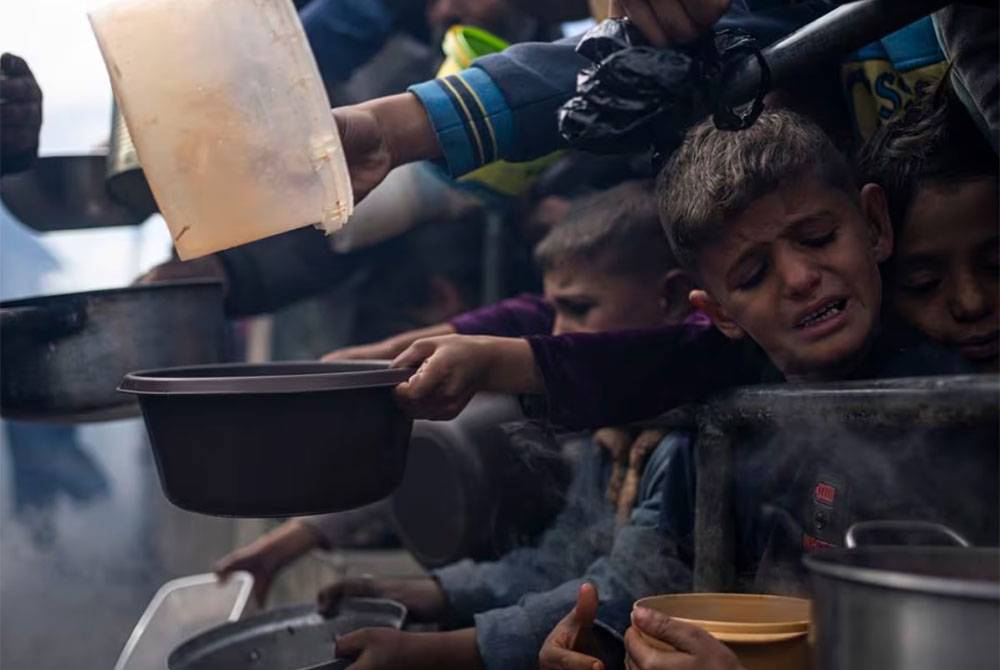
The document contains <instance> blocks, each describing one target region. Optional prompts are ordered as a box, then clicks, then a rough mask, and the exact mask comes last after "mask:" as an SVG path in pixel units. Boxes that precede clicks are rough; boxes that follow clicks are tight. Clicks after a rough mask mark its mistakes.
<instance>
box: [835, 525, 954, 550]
mask: <svg viewBox="0 0 1000 670" xmlns="http://www.w3.org/2000/svg"><path fill="white" fill-rule="evenodd" d="M881 530H888V531H896V532H903V533H905V532H918V533H931V534H936V535H941V536H943V537H947V538H948V539H949V540H951V541H952V542H953V543H955V544H956V545H958V546H960V547H971V546H972V544H971V543H970V542H969V541H968V540H966V539H965V538H964V537H962V536H961V535H960V534H958V533H957V532H955V531H954V530H952V529H951V528H949V527H948V526H946V525H944V524H943V523H934V522H933V521H859V522H857V523H855V524H853V525H852V526H851V527H850V528H848V529H847V532H846V533H845V534H844V544H846V545H847V548H848V549H854V548H855V547H857V546H860V545H859V542H858V534H859V533H861V534H864V533H865V532H868V531H881Z"/></svg>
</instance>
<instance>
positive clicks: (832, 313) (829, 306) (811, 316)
mask: <svg viewBox="0 0 1000 670" xmlns="http://www.w3.org/2000/svg"><path fill="white" fill-rule="evenodd" d="M846 308H847V298H835V299H833V300H828V301H826V302H825V303H823V304H822V305H820V306H819V307H818V308H816V309H814V310H812V311H811V312H809V313H808V314H806V315H805V316H804V317H802V318H801V319H800V320H799V322H798V323H797V324H795V328H796V329H798V330H803V331H806V332H808V333H809V334H810V335H822V334H826V333H827V332H829V331H830V330H832V329H834V328H836V327H837V326H839V325H840V322H841V321H843V318H842V317H843V315H844V310H845V309H846Z"/></svg>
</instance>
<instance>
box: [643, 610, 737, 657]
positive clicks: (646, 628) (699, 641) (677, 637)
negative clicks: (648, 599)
mask: <svg viewBox="0 0 1000 670" xmlns="http://www.w3.org/2000/svg"><path fill="white" fill-rule="evenodd" d="M636 629H638V630H641V631H642V632H643V633H644V634H645V635H647V636H648V637H651V638H654V639H656V640H660V641H661V642H664V643H666V644H668V645H670V646H671V647H673V648H674V650H673V651H664V650H663V649H661V648H659V647H654V646H653V645H651V644H650V643H649V642H647V641H646V640H645V639H643V637H642V636H641V635H639V633H638V632H637V630H636ZM625 650H626V652H627V653H628V656H627V657H626V658H625V667H626V668H628V670H695V669H697V670H745V669H744V668H743V666H742V665H740V662H739V660H738V659H737V658H736V655H735V654H734V653H733V652H732V651H731V650H730V649H729V647H727V646H726V645H724V644H722V643H721V642H719V641H718V640H716V639H715V638H714V637H712V636H711V634H709V633H708V631H706V630H705V629H704V628H699V627H698V626H695V625H694V624H689V623H685V622H682V621H677V620H676V619H671V618H670V617H668V616H666V615H664V614H660V613H659V612H655V611H653V610H651V609H648V608H646V607H637V608H636V609H635V610H633V611H632V628H629V629H628V630H627V631H625Z"/></svg>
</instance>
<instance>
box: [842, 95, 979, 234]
mask: <svg viewBox="0 0 1000 670" xmlns="http://www.w3.org/2000/svg"><path fill="white" fill-rule="evenodd" d="M944 81H945V82H946V81H947V79H945V80H944ZM997 160H998V159H997V154H996V153H995V152H994V151H993V149H992V148H991V147H990V145H989V143H988V142H987V139H986V137H985V136H984V135H983V134H982V132H980V130H979V128H978V127H976V125H975V123H974V122H973V120H972V117H971V116H970V115H969V113H968V111H967V110H966V109H965V106H964V105H963V104H962V102H961V101H960V100H959V99H958V98H957V96H956V95H955V93H954V91H952V89H951V87H950V86H949V85H948V84H947V83H942V85H941V86H939V87H938V89H937V90H936V91H935V92H934V94H933V95H929V96H927V97H925V98H924V99H923V100H921V101H920V102H917V103H914V104H911V105H910V106H909V107H907V109H906V110H905V111H904V113H903V114H902V115H901V116H900V117H899V118H897V119H894V120H893V121H892V122H890V123H887V124H885V125H883V126H882V127H881V128H879V129H878V130H877V131H875V133H874V134H873V135H872V136H871V138H870V139H869V140H868V141H867V142H866V143H865V145H864V146H863V147H862V148H861V151H860V153H859V154H858V176H859V178H860V181H861V183H873V184H878V185H879V186H881V187H882V188H883V189H885V192H886V199H887V200H888V204H889V218H890V220H891V221H892V225H893V227H894V228H895V229H897V230H898V229H899V227H900V226H902V225H903V222H904V221H905V220H906V216H907V215H908V214H909V211H910V207H911V206H912V204H913V199H914V198H915V197H916V195H917V190H918V189H919V188H920V187H921V186H923V185H926V184H928V183H934V184H939V185H948V184H958V183H961V182H965V181H971V180H974V179H982V178H988V177H996V176H997V173H998V169H997Z"/></svg>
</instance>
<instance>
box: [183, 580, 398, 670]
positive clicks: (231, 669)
mask: <svg viewBox="0 0 1000 670" xmlns="http://www.w3.org/2000/svg"><path fill="white" fill-rule="evenodd" d="M405 619H406V607H404V606H403V605H402V604H400V603H397V602H395V601H392V600H383V599H380V598H352V599H349V600H345V601H344V602H343V603H342V604H341V606H340V610H339V611H338V612H337V614H336V615H335V616H333V617H331V618H326V617H323V616H322V615H320V614H319V613H318V612H317V611H316V606H315V605H295V606H292V607H282V608H279V609H276V610H271V611H270V612H266V613H264V614H260V615H258V616H255V617H251V618H249V619H244V620H243V621H237V622H234V623H229V624H225V625H222V626H219V627H217V628H213V629H212V630H210V631H208V632H206V633H202V634H201V635H198V636H197V637H194V638H192V639H190V640H188V641H187V642H185V643H184V644H182V645H181V646H179V647H178V648H177V649H175V650H174V652H173V653H172V654H170V657H169V659H168V660H167V667H168V668H170V670H343V669H344V668H346V667H348V666H349V665H351V663H352V662H353V661H352V660H351V659H346V658H339V659H338V658H336V657H335V652H336V638H337V637H338V636H341V635H346V634H347V633H350V632H353V631H356V630H360V629H361V628H371V627H381V628H395V629H397V630H398V629H399V628H401V627H402V625H403V622H404V620H405Z"/></svg>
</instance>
